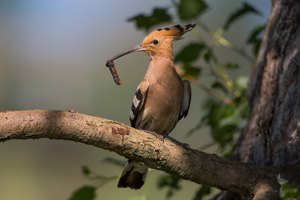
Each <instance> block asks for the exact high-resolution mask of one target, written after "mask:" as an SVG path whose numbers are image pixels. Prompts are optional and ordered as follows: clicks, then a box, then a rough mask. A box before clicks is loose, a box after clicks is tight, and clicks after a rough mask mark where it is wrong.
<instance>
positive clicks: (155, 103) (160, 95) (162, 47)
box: [107, 24, 195, 189]
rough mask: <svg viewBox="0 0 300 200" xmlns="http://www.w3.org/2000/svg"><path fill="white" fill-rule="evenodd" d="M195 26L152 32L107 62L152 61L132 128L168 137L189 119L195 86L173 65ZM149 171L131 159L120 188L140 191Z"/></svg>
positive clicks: (134, 106)
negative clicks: (179, 43) (138, 57)
mask: <svg viewBox="0 0 300 200" xmlns="http://www.w3.org/2000/svg"><path fill="white" fill-rule="evenodd" d="M194 27H195V24H188V25H185V26H180V25H176V26H173V27H167V28H163V29H157V30H155V31H153V32H151V33H150V34H149V35H148V36H147V37H145V39H144V40H143V42H142V44H140V45H137V46H136V47H134V48H132V49H130V50H129V51H126V52H124V53H121V54H119V55H117V56H115V57H114V58H112V59H110V60H108V61H107V66H108V64H109V63H111V62H112V61H113V60H114V59H117V58H119V57H121V56H124V55H126V54H129V53H132V52H138V51H145V52H146V53H147V54H148V55H149V56H150V58H151V62H150V64H149V67H148V70H147V72H146V74H145V77H144V80H143V81H142V82H141V83H140V84H139V86H138V88H137V90H136V92H135V95H134V97H133V101H132V105H131V110H130V123H131V126H132V127H134V128H137V129H142V130H148V131H153V132H156V133H157V134H160V135H163V136H166V135H168V134H169V133H170V132H171V131H172V130H173V128H174V127H175V126H176V124H177V122H178V121H179V120H180V119H181V118H182V117H186V116H187V114H188V111H189V107H190V101H191V86H190V83H189V82H188V81H187V80H181V78H180V76H179V75H178V73H177V72H176V69H175V65H174V63H173V48H172V43H173V41H175V40H179V39H181V36H182V35H183V34H185V33H186V32H188V31H190V30H192V29H193V28H194ZM147 172H148V168H147V167H146V166H144V165H142V164H140V163H138V162H135V161H133V160H129V161H128V163H127V165H126V166H125V168H124V170H123V173H122V175H121V178H120V180H119V183H118V187H124V188H125V187H129V188H131V189H139V188H141V187H142V186H143V184H144V182H145V178H146V176H147Z"/></svg>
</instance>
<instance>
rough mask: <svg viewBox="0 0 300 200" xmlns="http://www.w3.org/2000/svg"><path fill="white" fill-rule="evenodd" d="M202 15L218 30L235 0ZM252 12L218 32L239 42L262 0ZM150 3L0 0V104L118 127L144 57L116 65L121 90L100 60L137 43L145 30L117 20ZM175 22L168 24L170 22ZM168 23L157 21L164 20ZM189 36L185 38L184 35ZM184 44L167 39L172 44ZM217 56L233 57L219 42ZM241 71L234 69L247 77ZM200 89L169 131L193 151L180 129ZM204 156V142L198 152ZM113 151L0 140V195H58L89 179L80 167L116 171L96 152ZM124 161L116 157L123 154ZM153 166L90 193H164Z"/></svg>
mask: <svg viewBox="0 0 300 200" xmlns="http://www.w3.org/2000/svg"><path fill="white" fill-rule="evenodd" d="M207 3H208V4H209V6H210V7H211V9H210V10H209V11H208V13H207V14H205V15H204V17H203V21H204V22H205V23H206V24H207V25H208V26H209V27H210V28H211V29H212V30H216V29H217V28H218V27H219V26H221V25H222V24H223V23H224V21H225V19H226V17H227V16H228V14H229V13H230V12H232V11H233V10H235V9H236V8H237V7H239V6H240V5H241V1H239V0H226V1H222V0H210V1H207ZM249 3H251V5H253V6H255V7H256V8H257V9H258V10H259V11H260V12H261V13H262V16H260V17H259V16H256V17H253V16H251V17H250V16H249V17H246V18H244V19H243V20H242V21H240V22H237V23H236V24H235V26H234V28H232V29H231V30H230V31H229V34H228V35H227V38H228V39H229V40H230V41H231V42H233V43H234V44H236V45H239V44H244V42H245V35H247V33H248V32H249V30H250V29H251V28H252V27H253V26H254V25H255V24H257V23H263V22H265V21H266V20H267V17H268V14H269V13H270V7H271V5H270V4H271V1H260V0H252V1H249ZM171 5H172V4H171V3H170V1H157V0H147V1H146V0H144V1H138V0H122V1H120V0H118V1H117V0H109V1H108V0H103V1H99V0H1V1H0V109H1V110H2V111H6V110H24V109H73V110H76V111H78V112H82V113H85V114H89V115H95V116H101V117H104V118H108V119H112V120H117V121H120V122H123V123H126V124H128V114H129V108H130V105H131V100H132V97H133V93H134V91H135V89H136V87H137V85H138V83H139V81H140V80H142V78H143V74H144V73H145V71H146V69H147V65H148V63H149V58H148V57H147V56H146V55H145V54H144V53H136V54H131V55H128V56H126V57H124V58H122V59H119V60H118V61H117V62H116V65H117V69H118V71H119V73H120V76H121V79H122V80H123V81H124V84H123V85H122V86H116V85H115V84H114V82H113V80H112V78H111V75H110V73H109V71H108V69H107V68H106V67H105V61H106V60H107V59H108V58H110V57H112V56H114V55H115V54H117V53H119V52H121V51H123V50H126V49H128V48H130V47H132V46H135V45H137V44H139V43H140V42H141V41H142V39H143V38H144V36H145V35H146V34H147V33H145V32H141V31H138V30H136V29H135V26H134V24H133V23H130V22H127V19H128V18H130V17H132V16H134V15H136V14H139V13H141V12H143V13H149V12H150V11H151V10H152V8H153V7H157V6H171ZM174 24H176V21H175V22H174ZM168 25H170V24H166V26H168ZM194 36H195V35H194V34H193V33H192V32H191V33H189V34H187V35H186V36H185V38H186V39H187V40H193V39H194ZM184 42H185V40H180V41H179V42H177V43H176V44H175V49H178V48H179V47H180V46H182V45H183V44H184ZM218 53H219V54H220V55H222V56H223V57H224V60H226V59H227V60H228V59H231V60H236V59H237V62H240V63H241V64H243V62H245V60H242V59H241V60H238V58H236V57H235V55H234V54H232V53H230V52H228V51H227V50H226V49H225V48H220V49H219V50H218ZM250 72H251V69H244V71H243V73H248V74H250ZM205 97H206V94H205V93H204V92H203V91H202V90H200V89H199V88H197V87H195V86H193V99H192V104H191V108H190V113H189V116H188V117H187V118H186V119H185V120H182V121H181V122H180V123H179V124H178V125H177V127H176V129H175V130H174V131H173V133H172V136H173V137H174V138H176V139H177V140H180V141H182V142H184V143H188V144H190V146H191V147H194V148H198V147H200V146H203V145H206V144H208V143H209V142H210V137H209V135H208V134H207V133H206V132H205V130H203V131H201V132H196V133H195V134H193V135H192V136H191V137H185V133H187V132H188V131H189V130H190V129H191V128H192V127H193V126H195V124H196V123H197V122H198V121H199V119H200V117H201V106H200V102H201V101H202V100H203V99H205ZM207 152H214V148H209V149H207ZM107 156H110V157H115V158H118V159H123V158H122V157H120V156H118V155H116V154H115V153H111V152H108V151H105V150H102V149H98V148H95V147H93V146H88V145H84V144H80V143H75V142H70V141H56V140H48V139H41V140H19V141H7V142H5V143H1V144H0V200H16V199H23V200H41V199H43V200H52V199H68V198H69V197H70V196H71V194H72V192H73V191H74V190H76V189H77V188H79V187H81V186H82V185H84V184H89V183H90V182H89V181H88V180H86V179H85V178H84V176H83V175H82V173H81V170H80V169H81V166H83V165H87V166H89V167H90V168H91V169H93V170H94V171H96V172H97V173H99V174H104V175H107V176H115V175H119V174H120V173H121V171H122V168H120V167H117V166H114V165H112V164H107V163H104V162H102V161H101V160H102V159H104V158H105V157H107ZM124 160H125V159H124ZM161 173H162V172H159V171H155V170H152V171H150V173H149V176H148V179H147V182H146V184H145V186H144V187H143V189H141V190H139V191H132V190H124V189H117V188H116V184H117V179H116V180H114V181H111V182H109V183H108V184H106V185H104V186H103V187H101V188H100V189H99V190H97V199H164V198H165V194H164V193H163V191H159V190H158V189H157V187H156V181H157V177H158V176H159V175H160V174H161ZM196 188H197V185H196V184H194V183H190V182H187V181H185V182H184V189H183V190H181V191H180V192H179V193H178V195H177V196H175V197H174V198H173V199H190V198H191V197H192V195H193V194H194V191H195V189H196Z"/></svg>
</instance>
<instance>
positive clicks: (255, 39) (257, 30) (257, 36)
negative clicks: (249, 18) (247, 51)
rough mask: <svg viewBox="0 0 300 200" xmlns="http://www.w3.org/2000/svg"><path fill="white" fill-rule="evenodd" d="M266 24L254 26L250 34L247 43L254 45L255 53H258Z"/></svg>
mask: <svg viewBox="0 0 300 200" xmlns="http://www.w3.org/2000/svg"><path fill="white" fill-rule="evenodd" d="M265 28H266V25H265V24H260V25H257V26H256V27H254V29H253V30H252V31H251V33H250V34H249V36H248V39H247V43H248V44H252V45H253V53H254V55H257V53H258V51H259V47H260V43H261V40H262V32H263V31H264V30H265Z"/></svg>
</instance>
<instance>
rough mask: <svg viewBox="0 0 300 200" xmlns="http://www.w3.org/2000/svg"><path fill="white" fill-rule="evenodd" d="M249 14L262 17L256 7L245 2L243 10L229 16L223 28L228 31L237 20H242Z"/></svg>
mask: <svg viewBox="0 0 300 200" xmlns="http://www.w3.org/2000/svg"><path fill="white" fill-rule="evenodd" d="M249 13H254V14H257V15H261V14H260V12H259V11H258V10H256V9H255V8H254V7H252V6H251V5H249V4H248V3H246V2H245V3H244V4H243V6H242V7H241V8H239V9H238V10H236V11H235V12H234V13H232V14H231V15H230V16H229V18H228V19H227V21H226V23H225V25H224V27H223V28H224V29H225V30H227V29H228V28H229V27H230V26H231V25H232V23H233V22H235V21H236V20H238V19H240V18H241V17H243V16H244V15H246V14H249Z"/></svg>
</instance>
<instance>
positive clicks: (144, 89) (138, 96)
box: [130, 79, 149, 128]
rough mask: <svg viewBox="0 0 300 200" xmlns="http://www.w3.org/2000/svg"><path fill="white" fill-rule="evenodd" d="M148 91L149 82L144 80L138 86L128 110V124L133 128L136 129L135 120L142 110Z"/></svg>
mask: <svg viewBox="0 0 300 200" xmlns="http://www.w3.org/2000/svg"><path fill="white" fill-rule="evenodd" d="M148 89H149V82H148V81H147V80H145V79H144V80H143V81H142V82H141V83H140V84H139V86H138V88H137V90H136V92H135V94H134V97H133V100H132V104H131V109H130V124H131V126H132V127H134V128H136V124H137V120H138V118H139V115H140V114H141V112H142V110H143V108H144V105H145V101H146V99H147V95H148Z"/></svg>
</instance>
